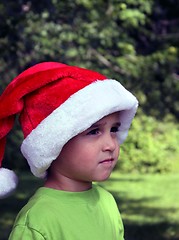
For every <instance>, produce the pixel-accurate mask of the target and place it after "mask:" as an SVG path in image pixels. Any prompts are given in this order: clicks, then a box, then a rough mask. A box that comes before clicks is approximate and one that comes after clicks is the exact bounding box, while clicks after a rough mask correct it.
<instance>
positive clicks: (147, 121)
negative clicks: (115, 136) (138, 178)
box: [117, 115, 179, 173]
mask: <svg viewBox="0 0 179 240" xmlns="http://www.w3.org/2000/svg"><path fill="white" fill-rule="evenodd" d="M177 127H178V128H177ZM178 139H179V126H176V125H175V124H174V123H173V122H171V121H169V120H168V121H166V120H165V121H162V122H158V121H157V120H156V119H155V118H153V117H147V116H145V115H141V116H139V117H137V118H136V119H135V120H134V121H133V125H132V130H131V131H129V137H128V138H127V140H126V142H125V144H123V145H122V146H121V157H119V163H118V165H117V169H119V170H121V172H133V173H164V172H169V171H172V170H173V165H174V164H176V163H175V161H178V156H179V148H178Z"/></svg>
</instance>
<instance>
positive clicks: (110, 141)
mask: <svg viewBox="0 0 179 240" xmlns="http://www.w3.org/2000/svg"><path fill="white" fill-rule="evenodd" d="M119 126H120V123H119V113H113V114H110V115H108V116H105V117H104V118H102V119H101V120H99V121H98V122H96V123H95V124H93V125H92V126H91V127H90V128H89V129H87V130H86V131H84V132H82V133H80V134H79V135H77V136H75V137H74V138H72V139H71V140H70V141H69V142H68V143H66V145H65V146H64V147H63V149H62V151H61V153H60V155H59V157H58V158H57V159H56V160H55V161H54V162H53V164H52V169H51V174H53V171H56V173H57V174H58V175H60V176H63V177H65V178H67V179H68V181H69V180H70V181H74V182H78V183H80V182H81V183H82V184H84V183H88V184H89V183H90V184H91V182H92V181H103V180H106V179H107V178H108V177H109V176H110V174H111V172H112V170H113V168H114V166H115V165H116V163H117V159H118V155H119V143H118V140H117V134H116V133H117V131H118V128H119Z"/></svg>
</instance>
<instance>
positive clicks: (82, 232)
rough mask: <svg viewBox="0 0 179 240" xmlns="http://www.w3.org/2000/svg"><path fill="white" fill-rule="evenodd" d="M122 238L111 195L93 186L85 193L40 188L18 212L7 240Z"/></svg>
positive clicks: (120, 223)
mask: <svg viewBox="0 0 179 240" xmlns="http://www.w3.org/2000/svg"><path fill="white" fill-rule="evenodd" d="M29 239H33V240H44V239H45V240H123V224H122V221H121V217H120V214H119V211H118V208H117V205H116V202H115V200H114V198H113V196H112V195H111V194H110V193H109V192H107V191H106V190H104V189H103V188H101V187H99V186H98V185H93V187H92V189H90V190H88V191H84V192H66V191H59V190H54V189H50V188H45V187H42V188H39V189H38V190H37V192H36V193H35V195H34V196H33V197H32V198H31V199H30V200H29V202H28V203H27V205H25V206H24V208H23V209H22V210H21V211H20V213H19V214H18V216H17V218H16V221H15V223H14V226H13V229H12V232H11V234H10V237H9V240H29Z"/></svg>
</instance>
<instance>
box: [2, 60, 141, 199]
mask: <svg viewBox="0 0 179 240" xmlns="http://www.w3.org/2000/svg"><path fill="white" fill-rule="evenodd" d="M137 106H138V102H137V100H136V98H135V97H134V96H133V95H132V94H131V93H130V92H129V91H127V90H126V89H125V88H124V87H123V86H122V85H121V84H120V83H119V82H117V81H116V80H112V79H107V78H106V77H105V76H103V75H101V74H99V73H97V72H94V71H91V70H87V69H83V68H79V67H74V66H68V65H65V64H61V63H56V62H45V63H40V64H37V65H35V66H33V67H31V68H29V69H27V70H26V71H24V72H23V73H21V74H20V75H19V76H17V77H16V78H15V79H14V80H13V81H12V82H11V83H10V84H9V86H8V87H7V88H6V90H5V91H4V93H3V94H2V95H1V97H0V166H1V164H2V158H3V153H4V148H5V139H6V135H7V134H8V132H9V131H10V130H11V128H12V126H13V122H14V118H15V115H16V114H19V120H20V123H21V127H22V130H23V133H24V140H23V143H22V146H21V151H22V154H23V155H24V157H25V158H26V159H27V161H28V164H29V166H30V168H31V171H32V173H33V174H34V175H35V176H37V177H45V175H46V170H47V169H48V168H49V166H50V165H51V163H52V161H53V160H55V159H56V158H57V156H58V155H59V154H60V152H61V150H62V148H63V146H64V145H65V144H66V143H67V142H68V141H69V140H70V139H71V138H73V137H74V136H76V135H78V134H79V133H81V132H83V131H85V130H86V129H88V128H89V127H90V126H91V125H92V124H94V123H95V122H97V121H98V120H100V119H101V118H103V117H104V116H106V115H108V114H111V113H114V112H118V111H119V112H120V114H119V115H120V116H119V117H120V123H121V126H120V128H119V132H118V140H119V144H121V143H122V142H123V141H124V140H125V138H126V136H127V133H128V130H129V127H130V124H131V122H132V119H133V117H134V115H135V113H136V110H137ZM0 184H1V187H0V196H2V197H3V196H6V195H7V194H8V193H9V191H11V188H12V189H13V188H15V185H16V179H15V176H14V175H12V172H9V171H8V170H6V169H4V168H0Z"/></svg>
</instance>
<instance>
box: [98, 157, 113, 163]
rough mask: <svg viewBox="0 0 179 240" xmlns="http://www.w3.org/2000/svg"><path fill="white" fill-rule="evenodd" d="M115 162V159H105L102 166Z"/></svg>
mask: <svg viewBox="0 0 179 240" xmlns="http://www.w3.org/2000/svg"><path fill="white" fill-rule="evenodd" d="M113 161H114V158H109V159H105V160H102V161H100V162H99V163H100V164H111V163H112V162H113Z"/></svg>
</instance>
